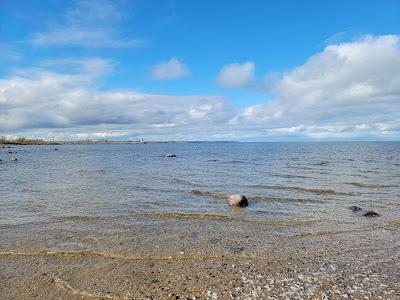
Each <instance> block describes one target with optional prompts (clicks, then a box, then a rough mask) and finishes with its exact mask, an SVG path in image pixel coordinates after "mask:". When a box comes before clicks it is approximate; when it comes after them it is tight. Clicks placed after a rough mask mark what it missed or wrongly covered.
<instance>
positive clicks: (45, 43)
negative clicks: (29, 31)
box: [29, 0, 146, 48]
mask: <svg viewBox="0 0 400 300" xmlns="http://www.w3.org/2000/svg"><path fill="white" fill-rule="evenodd" d="M121 11H123V9H122V8H121V7H119V5H118V2H111V1H108V0H100V1H92V0H81V1H77V2H75V3H74V5H73V6H72V7H70V8H69V9H68V10H66V12H65V14H64V17H63V19H62V20H60V21H57V23H56V24H53V25H52V28H50V29H48V30H45V31H41V32H36V33H35V34H34V35H33V36H32V37H31V39H30V40H29V41H30V43H31V44H32V45H34V46H37V47H51V46H83V47H97V48H128V47H139V46H143V45H144V44H145V43H146V41H145V40H143V39H137V38H131V37H129V38H125V37H124V38H123V37H120V35H119V34H118V30H116V28H117V27H118V26H117V23H118V22H120V21H121V20H122V19H123V14H122V13H121Z"/></svg>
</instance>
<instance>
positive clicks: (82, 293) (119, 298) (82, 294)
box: [53, 277, 132, 300]
mask: <svg viewBox="0 0 400 300" xmlns="http://www.w3.org/2000/svg"><path fill="white" fill-rule="evenodd" d="M53 281H54V283H56V284H57V285H58V286H59V287H61V288H63V289H65V290H67V291H69V292H70V293H72V294H74V295H77V296H80V297H84V298H95V299H112V300H128V299H132V298H130V297H124V296H114V295H110V294H104V293H102V294H94V293H90V292H86V291H83V290H79V289H77V288H74V287H72V286H71V285H70V284H69V283H68V282H67V281H65V280H63V279H61V278H59V277H54V278H53Z"/></svg>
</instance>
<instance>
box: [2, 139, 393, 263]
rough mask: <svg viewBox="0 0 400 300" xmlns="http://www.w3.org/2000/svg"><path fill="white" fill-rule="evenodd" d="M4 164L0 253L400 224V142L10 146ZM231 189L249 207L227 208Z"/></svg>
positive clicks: (258, 242) (251, 238) (122, 248)
mask: <svg viewBox="0 0 400 300" xmlns="http://www.w3.org/2000/svg"><path fill="white" fill-rule="evenodd" d="M55 148H57V149H58V150H57V151H56V150H55ZM10 151H11V152H13V153H9V152H10ZM165 153H174V154H176V157H174V158H165V157H163V154H165ZM13 157H15V158H17V159H18V161H13V160H12V158H13ZM0 159H1V160H2V161H1V162H0V207H1V209H0V235H1V239H0V248H1V249H0V250H1V251H3V252H6V251H25V252H27V251H53V252H57V251H96V252H100V253H114V254H115V253H118V255H136V254H143V253H145V254H152V255H175V254H179V253H185V254H186V253H189V254H193V255H200V254H201V255H205V254H221V253H253V254H257V253H261V252H263V253H264V252H266V251H267V252H277V251H279V249H282V247H286V246H287V247H291V246H293V245H295V243H296V242H295V241H293V240H292V239H290V238H291V237H295V236H307V235H318V234H321V235H323V234H325V233H332V234H333V233H335V232H349V233H350V234H351V233H352V232H359V231H362V232H368V230H371V228H377V227H379V226H383V227H385V226H399V221H398V220H399V208H400V143H398V142H397V143H396V142H359V143H345V142H343V143H179V144H145V145H57V146H48V145H47V146H12V148H11V149H8V148H3V149H1V150H0ZM236 193H240V194H244V195H246V196H247V197H248V199H249V201H250V205H249V207H247V208H243V209H232V208H230V207H229V206H228V204H227V197H228V195H230V194H236ZM351 205H357V206H360V207H362V208H363V211H361V212H358V213H354V212H352V211H351V210H349V209H348V207H349V206H351ZM368 210H374V211H376V212H378V213H379V214H381V216H380V217H377V218H366V217H363V216H362V214H363V213H364V212H366V211H368ZM264 241H269V242H268V243H266V242H264ZM271 241H272V242H271ZM315 247H318V246H317V245H316V246H315ZM181 251H182V252H181Z"/></svg>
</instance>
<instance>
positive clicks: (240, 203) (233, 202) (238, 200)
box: [229, 194, 249, 207]
mask: <svg viewBox="0 0 400 300" xmlns="http://www.w3.org/2000/svg"><path fill="white" fill-rule="evenodd" d="M247 205H249V202H248V201H247V198H246V197H245V196H243V195H239V194H237V195H230V196H229V206H236V207H246V206H247Z"/></svg>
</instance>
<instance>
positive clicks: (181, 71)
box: [151, 57, 190, 80]
mask: <svg viewBox="0 0 400 300" xmlns="http://www.w3.org/2000/svg"><path fill="white" fill-rule="evenodd" d="M189 75H190V71H189V68H188V66H187V65H185V64H184V63H182V62H181V61H180V60H179V59H177V58H175V57H172V58H171V59H170V60H168V61H166V62H162V63H159V64H157V65H154V66H153V67H152V68H151V77H152V78H153V79H157V80H173V79H179V78H182V77H186V76H189Z"/></svg>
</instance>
